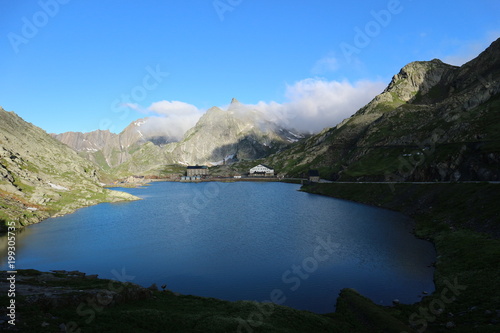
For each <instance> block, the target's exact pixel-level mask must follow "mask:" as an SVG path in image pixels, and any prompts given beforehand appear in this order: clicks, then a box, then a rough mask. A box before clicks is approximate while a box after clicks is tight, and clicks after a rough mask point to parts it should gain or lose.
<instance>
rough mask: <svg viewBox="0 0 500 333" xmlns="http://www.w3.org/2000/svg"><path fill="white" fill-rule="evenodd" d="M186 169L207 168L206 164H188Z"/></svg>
mask: <svg viewBox="0 0 500 333" xmlns="http://www.w3.org/2000/svg"><path fill="white" fill-rule="evenodd" d="M187 168H188V169H208V167H207V166H206V165H194V166H192V165H190V166H188V167H187Z"/></svg>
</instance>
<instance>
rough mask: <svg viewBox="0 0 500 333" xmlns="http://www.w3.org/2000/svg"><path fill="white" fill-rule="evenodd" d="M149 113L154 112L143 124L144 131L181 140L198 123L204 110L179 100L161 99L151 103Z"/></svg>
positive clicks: (147, 110)
mask: <svg viewBox="0 0 500 333" xmlns="http://www.w3.org/2000/svg"><path fill="white" fill-rule="evenodd" d="M146 112H147V113H153V114H154V115H153V116H150V117H148V120H147V121H146V123H145V124H144V125H143V128H144V131H145V132H147V133H149V134H151V135H166V136H169V137H171V138H174V139H175V140H180V139H182V137H183V136H184V134H185V133H186V132H187V130H189V129H190V128H192V127H193V126H194V125H196V122H197V121H198V120H199V119H200V117H201V116H202V115H203V113H204V110H200V109H198V108H197V107H196V106H194V105H192V104H188V103H184V102H179V101H171V102H170V101H165V100H164V101H159V102H155V103H153V104H151V105H150V106H149V107H148V108H147V109H146Z"/></svg>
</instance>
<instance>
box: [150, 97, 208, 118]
mask: <svg viewBox="0 0 500 333" xmlns="http://www.w3.org/2000/svg"><path fill="white" fill-rule="evenodd" d="M148 110H149V111H151V112H154V113H156V114H159V115H164V116H172V115H177V116H186V115H193V114H197V113H199V112H200V110H199V109H198V108H197V107H196V106H194V105H192V104H188V103H184V102H179V101H172V102H169V101H160V102H155V103H153V104H151V105H150V106H149V107H148Z"/></svg>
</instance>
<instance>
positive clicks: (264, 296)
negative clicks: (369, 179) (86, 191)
mask: <svg viewBox="0 0 500 333" xmlns="http://www.w3.org/2000/svg"><path fill="white" fill-rule="evenodd" d="M299 189H300V185H296V184H285V183H277V182H232V183H223V182H201V183H179V182H155V183H152V184H151V185H150V186H144V187H140V188H120V189H118V190H121V191H125V192H128V193H131V194H133V195H136V196H138V197H140V198H142V199H143V200H139V201H134V202H122V203H105V204H99V205H96V206H92V207H87V208H83V209H80V210H78V211H77V212H75V213H73V214H70V215H66V216H62V217H57V218H51V219H48V220H45V221H43V222H42V223H39V224H36V225H31V226H29V227H26V228H24V229H23V230H22V232H19V233H18V235H17V241H16V243H17V253H16V266H17V268H18V269H27V268H33V269H37V270H41V271H50V270H68V271H70V270H79V271H81V272H85V273H87V274H99V277H101V278H109V279H115V280H119V281H123V282H125V281H126V282H133V283H136V284H139V285H142V286H144V287H148V286H150V285H151V284H153V283H156V284H157V285H158V286H161V285H164V284H166V286H167V289H170V290H172V291H175V292H178V293H182V294H191V295H197V296H205V297H214V298H219V299H224V300H230V301H236V300H252V301H254V300H255V301H273V302H275V303H278V304H281V305H286V306H290V307H293V308H296V309H300V310H308V311H312V312H316V313H328V312H333V311H334V309H335V302H336V299H337V297H338V294H339V292H340V290H341V289H342V288H354V289H356V290H357V291H359V292H360V293H361V294H363V295H364V296H366V297H368V298H370V299H371V300H373V301H374V302H375V303H377V304H381V305H390V304H392V301H393V300H394V299H399V300H400V302H401V303H408V304H409V303H415V302H417V301H419V300H420V297H422V296H423V293H425V292H428V293H431V292H432V291H434V283H433V274H434V268H433V267H432V263H433V262H434V261H435V258H436V253H435V250H434V247H433V245H432V244H431V243H430V242H427V241H424V240H421V239H417V238H416V237H415V236H414V235H413V234H412V229H413V227H414V222H413V221H412V220H411V219H410V218H408V217H406V216H404V215H402V214H399V213H396V212H392V211H389V210H385V209H380V208H376V207H371V206H366V205H362V204H358V203H354V202H349V201H344V200H338V199H334V198H329V197H324V196H320V195H313V194H308V193H304V192H300V191H298V190H299ZM5 237H6V236H3V238H5ZM3 243H6V239H0V244H3ZM1 251H2V252H5V251H6V248H4V247H3V246H2V248H1ZM0 258H3V259H1V260H2V261H0V268H1V269H3V270H7V262H6V259H5V258H7V256H6V255H2V256H1V257H0Z"/></svg>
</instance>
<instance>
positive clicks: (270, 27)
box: [0, 0, 500, 133]
mask: <svg viewBox="0 0 500 333" xmlns="http://www.w3.org/2000/svg"><path fill="white" fill-rule="evenodd" d="M0 6H1V10H0V20H1V22H2V23H1V26H0V37H1V39H0V60H1V61H0V74H1V80H0V105H1V106H2V107H4V108H5V109H6V110H8V111H14V112H16V113H17V114H19V115H20V116H21V117H23V118H24V119H25V120H27V121H29V122H32V123H34V124H35V125H37V126H39V127H41V128H43V129H45V130H46V131H47V132H55V133H60V132H65V131H84V132H87V131H92V130H95V129H98V128H101V129H111V130H112V131H114V132H119V131H121V130H122V129H123V128H124V127H125V126H126V125H128V124H129V123H130V122H131V121H133V120H135V119H138V118H141V117H145V116H154V115H156V116H157V118H155V119H158V120H164V122H158V124H160V123H161V124H162V126H170V127H176V126H177V127H179V128H181V130H182V131H184V130H185V128H187V127H189V126H191V125H192V124H193V123H194V122H195V121H196V120H197V119H198V118H199V116H200V115H201V114H203V112H204V111H205V110H206V109H208V108H210V107H212V106H221V107H222V106H224V105H227V104H228V103H229V102H230V100H231V98H232V97H236V98H238V99H239V100H240V101H241V102H242V103H245V104H249V105H251V106H254V107H255V108H259V109H261V110H262V111H263V112H267V113H269V114H270V115H271V116H273V117H274V118H276V119H281V120H283V119H285V122H288V123H289V124H290V125H291V126H295V127H301V125H302V128H300V129H302V130H311V131H318V130H320V129H321V128H323V127H327V126H334V125H335V124H336V123H337V122H338V121H340V120H341V119H342V118H344V117H346V116H348V115H350V114H352V113H353V112H355V111H356V110H357V108H359V107H360V106H362V105H364V104H365V103H366V102H368V101H369V100H370V99H371V98H372V97H374V96H375V95H376V94H377V93H380V92H381V91H382V90H383V89H384V87H385V86H386V85H387V84H388V83H389V81H390V79H391V77H392V76H393V75H394V74H396V73H397V72H398V71H399V70H400V68H401V67H403V66H404V65H406V64H407V63H409V62H411V61H415V60H431V59H433V58H440V59H442V60H443V61H445V62H449V63H453V64H456V65H460V64H462V63H464V62H465V61H467V60H470V59H472V58H473V57H475V56H476V55H477V54H479V53H480V52H481V51H482V50H484V49H485V48H486V47H487V46H488V45H489V44H490V43H491V42H492V41H493V40H495V39H497V38H498V37H500V16H499V15H498V13H500V2H499V1H497V0H474V1H464V0H456V1H430V0H421V1H415V0H413V1H411V0H400V1H398V0H373V1H363V2H361V1H327V0H321V1H320V0H308V1H305V0H304V1H302V0H286V1H285V0H274V1H270V0H252V1H250V0H215V1H214V0H190V1H186V0H143V1H132V0H131V1H122V0H108V1H102V0H99V1H96V0H86V1H83V0H40V1H28V0H27V1H7V0H3V1H0Z"/></svg>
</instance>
